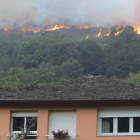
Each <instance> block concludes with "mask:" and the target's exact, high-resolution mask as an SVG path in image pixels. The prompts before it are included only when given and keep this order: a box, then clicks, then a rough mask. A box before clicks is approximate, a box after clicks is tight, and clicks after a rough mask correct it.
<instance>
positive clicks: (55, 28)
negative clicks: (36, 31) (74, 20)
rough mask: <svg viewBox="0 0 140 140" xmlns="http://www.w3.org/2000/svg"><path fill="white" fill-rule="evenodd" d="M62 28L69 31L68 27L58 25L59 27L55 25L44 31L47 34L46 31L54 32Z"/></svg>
mask: <svg viewBox="0 0 140 140" xmlns="http://www.w3.org/2000/svg"><path fill="white" fill-rule="evenodd" d="M63 28H66V29H70V27H68V26H65V25H60V26H58V25H55V26H54V27H53V28H50V29H45V30H44V31H46V32H48V31H54V30H59V29H63Z"/></svg>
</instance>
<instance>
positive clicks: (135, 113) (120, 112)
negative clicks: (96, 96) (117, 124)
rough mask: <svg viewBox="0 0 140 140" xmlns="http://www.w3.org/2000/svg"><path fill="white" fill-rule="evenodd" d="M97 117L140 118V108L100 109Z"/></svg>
mask: <svg viewBox="0 0 140 140" xmlns="http://www.w3.org/2000/svg"><path fill="white" fill-rule="evenodd" d="M98 117H99V118H103V117H140V108H102V109H99V110H98Z"/></svg>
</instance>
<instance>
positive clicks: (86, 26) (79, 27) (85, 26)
mask: <svg viewBox="0 0 140 140" xmlns="http://www.w3.org/2000/svg"><path fill="white" fill-rule="evenodd" d="M74 27H76V29H89V28H93V27H92V26H88V25H84V26H80V25H76V26H74Z"/></svg>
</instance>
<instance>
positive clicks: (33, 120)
mask: <svg viewBox="0 0 140 140" xmlns="http://www.w3.org/2000/svg"><path fill="white" fill-rule="evenodd" d="M28 130H29V131H30V133H31V135H36V134H37V112H12V113H11V132H14V133H20V132H21V131H24V132H26V131H28ZM35 138H36V137H35V136H30V138H29V139H35Z"/></svg>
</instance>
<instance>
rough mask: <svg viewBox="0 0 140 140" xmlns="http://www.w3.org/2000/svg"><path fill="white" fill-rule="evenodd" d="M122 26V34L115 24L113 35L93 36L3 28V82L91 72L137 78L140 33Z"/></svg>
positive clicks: (0, 41) (34, 81)
mask: <svg viewBox="0 0 140 140" xmlns="http://www.w3.org/2000/svg"><path fill="white" fill-rule="evenodd" d="M122 28H123V29H124V31H123V32H122V33H121V34H120V35H119V36H115V35H114V33H115V32H116V29H117V26H114V27H112V28H111V33H110V36H108V37H99V38H98V37H92V38H89V39H85V38H83V37H81V36H78V35H71V36H70V35H68V34H66V35H62V34H60V33H59V32H42V33H36V34H35V33H32V32H25V33H24V32H22V31H20V30H18V29H13V30H11V31H0V86H10V87H18V86H26V85H37V84H46V83H54V82H61V81H64V80H69V79H74V78H78V77H81V76H83V75H85V74H88V73H90V72H96V73H98V74H101V75H104V76H107V77H114V76H115V77H116V78H127V77H129V76H130V78H128V80H129V81H130V82H134V81H136V80H137V79H138V78H137V77H138V76H139V75H140V72H139V70H140V36H139V35H137V34H136V33H135V32H134V28H133V27H132V26H125V27H121V29H122ZM135 73H138V74H135ZM137 75H138V76H137ZM139 77H140V76H139ZM137 81H138V80H137ZM137 83H138V82H137Z"/></svg>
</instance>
